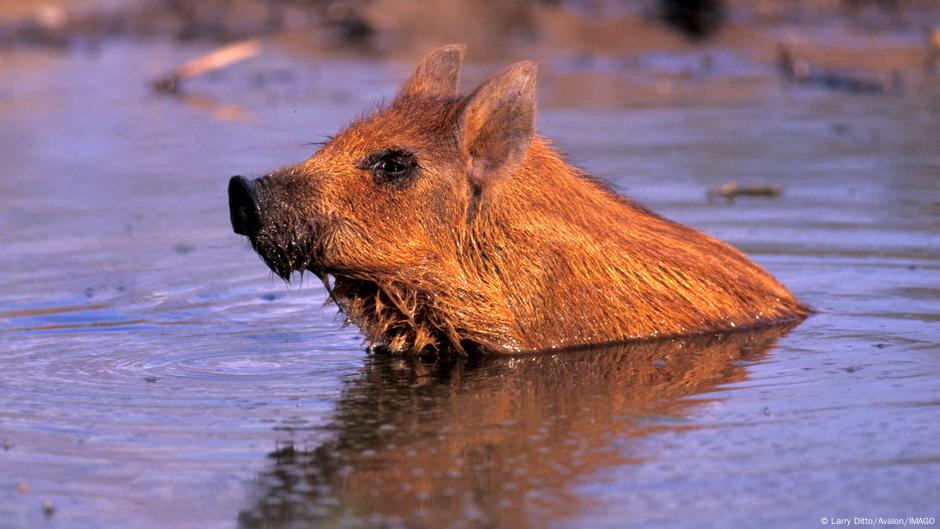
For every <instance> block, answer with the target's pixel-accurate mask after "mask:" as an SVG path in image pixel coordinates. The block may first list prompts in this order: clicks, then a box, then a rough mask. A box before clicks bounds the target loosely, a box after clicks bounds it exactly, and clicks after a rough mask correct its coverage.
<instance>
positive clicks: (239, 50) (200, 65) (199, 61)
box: [153, 39, 261, 94]
mask: <svg viewBox="0 0 940 529" xmlns="http://www.w3.org/2000/svg"><path fill="white" fill-rule="evenodd" d="M259 53H261V42H260V41H258V40H257V39H252V40H244V41H241V42H236V43H234V44H229V45H228V46H223V47H221V48H219V49H217V50H215V51H212V52H209V53H207V54H205V55H203V56H201V57H197V58H195V59H193V60H191V61H187V62H186V63H185V64H183V65H182V66H180V67H179V68H177V69H175V70H173V71H172V72H170V73H168V74H166V75H164V76H162V77H158V78H157V79H155V80H154V81H153V88H154V90H157V91H158V92H165V93H168V94H173V93H176V92H178V91H179V84H180V82H181V81H183V80H185V79H190V78H192V77H196V76H199V75H202V74H204V73H208V72H213V71H216V70H221V69H222V68H225V67H226V66H230V65H232V64H235V63H238V62H241V61H244V60H246V59H250V58H252V57H255V56H257V55H258V54H259Z"/></svg>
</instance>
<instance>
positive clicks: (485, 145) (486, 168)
mask: <svg viewBox="0 0 940 529" xmlns="http://www.w3.org/2000/svg"><path fill="white" fill-rule="evenodd" d="M536 71H537V68H536V65H535V63H533V62H529V61H523V62H520V63H516V64H514V65H512V66H510V67H509V68H506V69H505V70H503V71H501V72H499V73H498V74H496V75H494V76H493V77H490V78H489V79H487V80H486V81H484V82H483V84H481V85H480V86H479V88H477V89H476V90H475V91H474V92H473V93H472V94H470V96H469V97H468V98H467V102H466V106H465V107H464V109H463V111H462V114H461V116H460V125H459V131H460V132H459V135H460V138H459V139H460V142H461V144H462V146H463V150H464V154H465V155H466V156H467V157H468V162H467V163H468V167H467V169H468V172H469V175H470V179H471V181H473V182H474V183H475V184H476V185H478V186H480V187H485V186H486V185H489V184H491V183H493V182H496V181H499V180H502V179H505V178H508V177H509V176H511V175H512V174H513V173H515V172H516V171H517V170H518V169H519V168H520V167H521V166H522V162H523V160H524V159H525V156H526V153H527V152H529V145H530V144H531V143H532V136H533V135H534V134H535V77H536Z"/></svg>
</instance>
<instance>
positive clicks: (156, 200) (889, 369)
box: [0, 43, 940, 529]
mask: <svg viewBox="0 0 940 529" xmlns="http://www.w3.org/2000/svg"><path fill="white" fill-rule="evenodd" d="M200 51H202V50H198V49H179V48H172V47H164V46H160V45H155V44H149V45H131V44H119V43H116V44H112V45H108V46H105V47H103V48H102V49H101V50H99V51H98V52H97V53H94V54H84V53H76V54H47V53H42V52H25V51H21V52H18V53H16V54H13V53H5V54H3V55H0V159H2V163H0V248H2V251H0V270H2V273H0V437H2V440H3V443H4V447H3V450H2V451H0V528H2V529H20V528H32V527H47V528H93V527H94V528H98V527H122V528H138V527H140V528H150V527H155V528H156V527H175V528H177V529H183V528H215V527H218V528H225V527H245V528H251V527H311V526H313V527H316V526H323V527H346V526H348V527H402V526H409V527H443V526H448V527H513V528H520V527H532V528H540V527H557V528H569V527H571V528H573V527H631V526H636V527H670V528H673V527H711V526H714V527H755V526H767V527H818V526H821V519H822V518H827V519H835V518H854V517H870V518H877V517H899V518H907V517H919V516H926V517H938V516H940V507H938V506H940V443H938V442H937V439H940V89H938V87H937V86H929V85H928V86H926V87H925V88H923V89H919V90H917V91H914V92H912V93H908V94H907V95H900V96H880V97H879V96H851V95H846V94H840V93H832V92H826V91H814V90H812V89H792V90H788V89H784V88H782V87H780V86H777V85H776V84H774V83H765V84H764V85H762V86H758V87H756V88H753V87H752V88H751V89H749V90H748V91H746V93H742V94H739V95H737V96H736V97H721V98H714V97H708V90H707V88H705V89H702V90H701V92H700V95H701V97H695V96H694V95H693V96H689V95H687V94H686V95H682V96H676V97H673V98H658V99H657V98H650V97H646V98H642V97H634V96H633V94H631V93H630V92H629V91H627V90H624V91H621V92H616V91H614V93H606V92H605V94H604V97H600V98H598V97H595V94H593V93H592V92H591V91H590V90H579V89H578V83H577V82H575V81H574V79H573V78H572V77H566V76H565V72H564V69H563V68H560V71H555V72H552V71H551V68H548V69H546V71H547V73H546V75H544V76H543V82H542V85H541V88H540V89H541V90H542V101H543V105H542V108H541V111H540V112H541V113H540V115H539V129H540V131H541V132H542V133H543V134H544V135H547V136H550V137H553V138H555V139H556V140H557V143H558V145H559V146H560V147H561V148H562V149H563V150H565V151H566V152H567V153H569V155H570V157H571V159H573V160H574V161H575V162H576V163H577V164H579V165H580V166H582V167H583V168H585V169H587V170H588V171H590V172H592V173H594V174H596V175H598V176H600V177H603V178H605V179H608V180H609V181H610V182H612V184H613V185H614V186H615V187H616V188H617V189H618V190H620V191H622V192H625V193H627V194H629V195H630V196H633V197H635V198H637V199H638V200H640V201H641V202H643V203H645V204H647V205H649V206H650V207H652V208H653V209H654V210H656V211H658V212H661V213H663V214H665V215H667V216H669V217H671V218H674V219H676V220H679V221H682V222H685V223H688V224H691V225H693V226H695V227H697V228H699V229H702V230H704V231H707V232H709V233H711V234H714V235H716V236H718V237H719V238H721V239H724V240H727V241H729V242H732V243H733V244H735V245H738V246H739V247H740V248H742V249H743V250H745V251H746V252H747V253H748V254H750V255H751V256H753V258H754V259H756V260H757V261H758V262H759V263H761V264H762V265H764V266H765V267H766V268H768V269H769V270H770V271H771V272H772V273H774V274H775V275H776V276H777V277H778V278H779V279H781V280H782V281H783V283H785V284H786V285H788V286H789V287H790V288H791V290H793V291H794V293H795V294H796V295H797V296H798V297H799V298H801V299H802V300H803V301H805V302H806V303H808V304H810V305H811V306H813V307H814V308H815V309H816V310H817V311H818V313H817V314H816V315H814V316H813V317H811V318H810V319H808V320H807V321H805V322H804V323H802V324H801V325H799V326H797V327H795V328H794V329H792V330H789V332H788V333H787V332H784V331H785V329H772V330H768V331H764V332H760V333H752V334H737V335H728V336H717V337H707V338H701V339H695V340H683V341H675V342H663V343H656V344H647V345H637V346H621V347H609V348H604V349H598V350H593V351H581V352H573V353H570V354H558V355H544V356H536V357H533V356H529V357H516V358H496V359H477V360H464V361H450V362H436V363H435V362H429V361H418V360H403V359H395V358H383V357H370V356H368V355H367V354H366V352H365V351H364V349H363V348H362V346H361V341H360V338H359V336H358V334H357V332H356V330H355V329H354V328H341V327H340V319H339V318H338V317H337V316H336V314H335V309H334V308H333V307H325V308H324V307H323V306H322V305H323V302H324V299H325V294H324V291H323V289H322V287H321V286H320V285H319V284H317V283H316V281H314V280H312V279H311V278H310V277H307V278H304V281H303V283H302V284H298V283H296V282H295V283H294V284H293V285H292V286H286V285H285V284H283V283H282V282H280V281H279V280H277V279H276V278H274V277H273V276H272V274H271V273H270V272H268V271H267V269H266V268H265V267H264V265H263V264H262V263H261V262H260V260H259V259H258V258H257V257H256V256H255V255H254V254H253V253H252V252H251V251H250V250H249V248H248V247H247V244H246V243H245V242H244V241H243V240H242V238H241V237H238V236H236V235H234V234H233V233H231V231H230V227H229V220H228V210H227V201H226V195H225V190H226V184H227V178H228V177H229V176H231V175H233V174H244V175H259V174H262V173H263V172H264V171H267V170H270V169H272V168H274V167H277V166H279V165H286V164H288V163H293V162H296V161H298V160H300V159H303V158H304V157H306V156H308V155H309V154H310V153H312V152H313V150H314V149H315V148H316V147H315V146H312V145H308V144H307V143H308V142H316V141H320V140H322V139H323V137H324V136H325V135H327V134H330V133H333V132H335V131H336V129H337V128H338V127H340V126H341V125H342V124H344V123H345V122H346V121H348V120H349V119H350V118H351V117H354V116H356V115H357V114H358V113H360V112H361V111H362V110H364V109H366V108H368V106H369V105H371V104H373V103H374V102H376V101H378V100H379V99H381V98H383V97H386V98H387V97H389V96H391V95H392V94H394V91H395V86H396V84H397V83H398V82H400V81H401V80H402V78H403V77H404V76H405V75H406V74H407V69H408V67H407V66H406V65H382V64H374V63H366V62H357V61H338V60H317V59H312V58H307V59H298V58H292V57H287V56H282V55H279V54H277V53H276V52H271V53H269V55H267V56H265V57H264V58H263V59H259V60H256V61H254V62H252V63H248V64H245V65H241V66H239V67H236V68H233V69H231V70H229V71H227V72H224V73H221V74H218V75H216V76H211V77H210V78H209V79H204V80H199V81H196V82H194V83H192V85H190V86H189V87H188V88H189V90H190V91H189V92H188V94H189V95H188V96H187V97H186V98H185V100H180V99H177V98H170V97H161V96H157V95H154V94H153V93H152V92H151V91H150V90H149V88H148V84H147V80H148V79H150V78H152V77H153V76H154V75H157V74H159V73H162V72H163V71H166V70H167V69H168V68H170V67H172V66H174V65H175V64H177V63H178V62H179V61H181V60H182V59H183V58H185V57H190V56H192V55H194V54H197V53H199V52H200ZM485 70H486V68H483V67H477V68H476V69H474V68H471V69H470V74H469V75H468V77H470V79H471V80H478V79H479V76H480V75H482V74H481V73H480V72H483V71H485ZM573 75H577V76H584V75H586V74H585V72H583V71H577V72H574V73H573ZM610 76H611V74H610V72H605V73H604V74H603V76H602V77H601V78H598V79H591V80H590V81H589V82H587V81H586V82H585V83H588V84H590V83H606V82H611V83H615V84H614V86H617V85H616V81H617V79H613V80H612V79H610ZM598 100H602V101H603V103H604V105H603V106H599V105H598V104H597V102H598ZM637 101H641V103H637ZM729 180H736V181H738V182H741V183H749V184H778V185H780V186H782V187H783V194H782V196H780V197H778V198H773V199H767V198H741V199H738V200H737V201H735V202H734V203H733V204H728V203H726V202H724V201H723V200H713V201H711V202H709V201H708V200H707V199H706V191H707V190H708V189H709V188H711V187H715V186H718V185H721V184H723V183H725V182H727V181H729ZM46 500H48V501H50V502H52V506H53V510H52V512H51V513H44V509H43V502H44V501H46ZM827 521H828V520H827Z"/></svg>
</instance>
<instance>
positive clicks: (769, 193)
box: [708, 181, 783, 202]
mask: <svg viewBox="0 0 940 529" xmlns="http://www.w3.org/2000/svg"><path fill="white" fill-rule="evenodd" d="M781 193H783V190H782V189H781V187H780V186H779V185H776V184H760V185H739V184H738V183H737V182H734V181H731V182H728V183H726V184H724V185H721V186H718V187H715V188H712V189H709V190H708V198H709V199H711V198H713V197H722V198H724V199H726V200H727V201H728V202H734V199H736V198H738V197H769V198H776V197H779V196H780V195H781Z"/></svg>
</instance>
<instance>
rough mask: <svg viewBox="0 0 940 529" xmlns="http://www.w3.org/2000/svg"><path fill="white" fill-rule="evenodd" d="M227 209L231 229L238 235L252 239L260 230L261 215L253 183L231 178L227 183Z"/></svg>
mask: <svg viewBox="0 0 940 529" xmlns="http://www.w3.org/2000/svg"><path fill="white" fill-rule="evenodd" d="M228 208H229V215H230V216H231V218H232V229H233V230H234V231H235V233H237V234H239V235H247V236H248V237H253V236H254V235H256V234H257V233H258V230H259V229H260V228H261V215H260V210H259V208H258V201H257V200H256V194H255V189H254V185H253V182H252V181H251V180H248V179H247V178H245V177H244V176H233V177H232V179H231V180H229V182H228Z"/></svg>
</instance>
